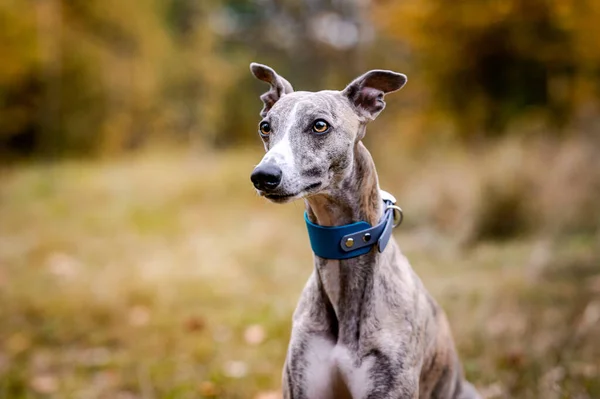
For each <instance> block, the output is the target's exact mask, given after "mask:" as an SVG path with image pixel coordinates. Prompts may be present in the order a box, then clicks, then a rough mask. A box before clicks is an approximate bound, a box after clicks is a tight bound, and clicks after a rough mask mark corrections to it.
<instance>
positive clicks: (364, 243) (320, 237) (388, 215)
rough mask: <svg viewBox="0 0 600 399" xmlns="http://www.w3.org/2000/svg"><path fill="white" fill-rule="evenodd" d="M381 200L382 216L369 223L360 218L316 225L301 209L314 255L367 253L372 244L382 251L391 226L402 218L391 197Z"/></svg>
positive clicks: (342, 256)
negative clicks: (373, 223) (371, 223)
mask: <svg viewBox="0 0 600 399" xmlns="http://www.w3.org/2000/svg"><path fill="white" fill-rule="evenodd" d="M390 197H391V196H390ZM391 198H393V197H391ZM383 203H384V209H385V211H384V212H383V217H382V218H381V220H380V221H379V223H377V225H375V226H373V227H371V225H370V224H369V223H367V222H362V221H361V222H356V223H352V224H347V225H344V226H333V227H327V226H319V225H318V224H315V223H313V222H311V221H310V220H308V215H307V213H306V212H304V220H305V221H306V228H307V229H308V238H309V240H310V246H311V247H312V250H313V252H314V253H315V255H317V256H319V257H321V258H325V259H350V258H355V257H357V256H360V255H364V254H366V253H368V252H369V251H370V250H371V247H372V246H374V245H375V244H377V249H378V250H379V252H383V250H384V249H385V247H386V245H387V244H388V242H389V240H390V237H391V236H392V229H393V228H394V227H396V226H397V225H398V224H400V222H402V210H401V209H400V208H398V207H397V206H395V201H392V200H390V199H387V198H385V199H384V201H383ZM395 212H398V219H399V220H397V221H395V220H394V216H395V215H394V213H395Z"/></svg>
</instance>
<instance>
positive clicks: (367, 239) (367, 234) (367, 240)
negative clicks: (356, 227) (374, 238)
mask: <svg viewBox="0 0 600 399" xmlns="http://www.w3.org/2000/svg"><path fill="white" fill-rule="evenodd" d="M363 241H364V242H369V241H371V233H366V234H365V235H364V236H363Z"/></svg>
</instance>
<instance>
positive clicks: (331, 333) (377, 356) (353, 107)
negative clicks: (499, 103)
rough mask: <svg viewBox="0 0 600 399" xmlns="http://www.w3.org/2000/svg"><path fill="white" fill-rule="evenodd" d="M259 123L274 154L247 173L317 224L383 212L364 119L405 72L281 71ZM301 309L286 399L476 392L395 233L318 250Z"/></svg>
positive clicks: (263, 75) (260, 72)
mask: <svg viewBox="0 0 600 399" xmlns="http://www.w3.org/2000/svg"><path fill="white" fill-rule="evenodd" d="M250 68H251V70H252V73H253V74H254V76H256V77H257V78H258V79H260V80H262V81H264V82H267V83H269V84H270V86H271V88H270V90H269V91H268V92H266V93H265V94H263V95H262V96H261V99H262V101H263V103H264V108H263V109H262V111H261V113H260V115H261V116H262V118H263V119H262V121H261V122H260V123H259V133H260V136H261V137H262V140H263V142H264V146H265V150H266V151H267V153H266V155H265V156H264V158H263V159H262V161H261V162H260V163H259V164H258V166H257V167H256V169H255V170H254V171H253V173H252V176H251V179H252V182H253V183H254V185H255V186H256V188H257V190H258V193H259V194H260V195H261V196H264V197H266V198H268V199H269V200H271V201H273V202H276V203H284V202H289V201H293V200H296V199H300V198H302V199H304V202H305V203H306V210H307V214H308V217H309V219H310V221H311V222H313V223H316V224H319V225H322V226H340V225H346V224H349V223H353V222H356V221H366V222H368V223H370V224H371V225H375V224H377V223H378V222H379V220H380V218H381V216H382V213H383V202H382V198H381V194H380V190H379V184H378V180H377V173H376V171H375V165H374V164H373V160H372V158H371V155H370V154H369V152H368V151H367V149H366V148H365V146H364V145H363V144H362V142H361V139H362V138H363V137H364V135H365V129H366V125H367V123H368V122H369V121H371V120H373V119H375V117H377V115H378V114H379V113H380V112H381V111H382V110H383V108H384V107H385V103H384V101H383V96H384V95H385V94H387V93H391V92H394V91H396V90H399V89H400V88H401V87H402V86H404V84H405V83H406V76H404V75H402V74H399V73H395V72H392V71H383V70H373V71H370V72H367V73H366V74H364V75H362V76H360V77H359V78H357V79H356V80H354V81H353V82H352V83H350V84H349V85H348V86H347V87H346V88H345V89H344V90H342V91H332V90H325V91H319V92H316V93H312V92H305V91H296V92H295V91H293V89H292V86H291V85H290V83H289V82H288V81H287V80H285V79H284V78H282V77H281V76H279V75H278V74H277V73H276V72H275V71H274V70H273V69H271V68H269V67H267V66H265V65H260V64H255V63H253V64H251V66H250ZM314 262H315V269H314V272H313V273H312V275H311V277H310V278H309V280H308V282H307V284H306V287H305V288H304V291H303V293H302V296H301V298H300V302H299V304H298V307H297V309H296V311H295V313H294V317H293V329H292V336H291V341H290V345H289V349H288V354H287V360H286V363H285V367H284V371H283V397H284V398H286V399H343V398H353V399H384V398H385V399H388V398H389V399H392V398H393V399H400V398H421V399H425V398H438V399H446V398H448V399H450V398H453V399H455V398H464V399H471V398H479V395H478V394H477V392H476V391H475V389H474V388H473V386H472V385H471V384H470V383H468V382H467V381H466V380H465V379H464V378H463V374H462V368H461V364H460V362H459V359H458V356H457V354H456V350H455V349H454V343H453V339H452V334H451V332H450V327H449V325H448V321H447V320H446V316H445V315H444V312H443V311H442V309H441V308H440V307H439V306H438V304H437V303H436V302H435V301H434V300H433V298H432V297H431V296H430V295H429V293H428V292H427V291H426V290H425V288H424V287H423V284H422V283H421V280H420V279H419V277H417V275H416V274H415V272H414V271H413V270H412V268H411V267H410V265H409V263H408V261H407V260H406V258H405V257H404V256H403V255H402V253H401V252H400V250H399V249H398V246H397V244H396V242H395V241H394V240H393V239H392V240H390V242H389V244H388V245H387V247H386V248H385V250H384V251H383V252H382V253H379V251H378V250H377V249H375V248H373V249H372V250H371V251H370V252H368V253H367V254H365V255H361V256H358V257H355V258H351V259H345V260H331V259H324V258H320V257H319V256H316V255H315V257H314Z"/></svg>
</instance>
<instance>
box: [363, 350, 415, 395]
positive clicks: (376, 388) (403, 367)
mask: <svg viewBox="0 0 600 399" xmlns="http://www.w3.org/2000/svg"><path fill="white" fill-rule="evenodd" d="M392 353H393V352H392ZM394 358H396V360H394ZM367 361H368V362H370V363H371V364H372V366H371V367H370V368H369V371H368V383H367V384H366V385H367V386H368V389H367V391H366V394H365V395H364V396H363V395H361V396H362V397H361V399H418V398H419V375H420V367H418V366H417V365H416V364H415V363H414V362H413V361H409V359H406V358H404V356H398V357H396V356H393V355H390V352H389V351H388V352H383V351H381V352H380V351H377V350H375V351H373V354H372V355H371V356H369V358H368V360H367Z"/></svg>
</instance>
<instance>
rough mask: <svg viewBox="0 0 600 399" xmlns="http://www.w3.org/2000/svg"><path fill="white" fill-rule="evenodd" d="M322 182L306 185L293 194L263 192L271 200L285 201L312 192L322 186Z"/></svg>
mask: <svg viewBox="0 0 600 399" xmlns="http://www.w3.org/2000/svg"><path fill="white" fill-rule="evenodd" d="M321 184H322V183H321V182H318V183H313V184H311V185H308V186H306V187H304V189H302V190H300V191H298V192H296V193H293V194H285V193H283V194H279V193H264V192H262V193H261V194H262V195H263V196H264V197H265V198H266V199H268V200H270V201H273V202H279V203H283V202H288V201H290V200H292V199H298V198H301V197H302V196H303V195H306V194H310V192H311V191H313V190H314V189H316V188H319V187H320V186H321Z"/></svg>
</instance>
